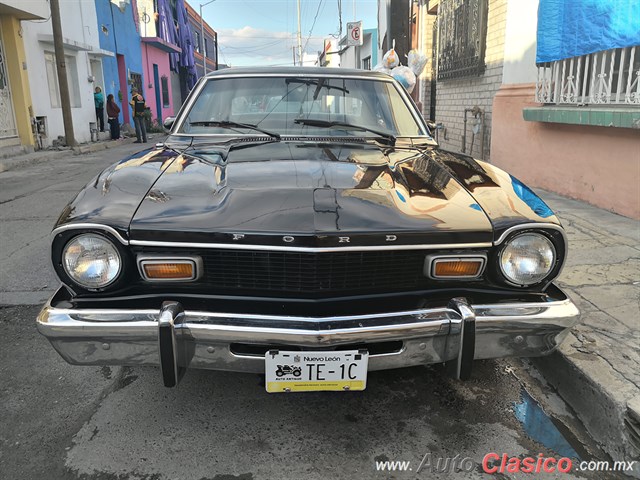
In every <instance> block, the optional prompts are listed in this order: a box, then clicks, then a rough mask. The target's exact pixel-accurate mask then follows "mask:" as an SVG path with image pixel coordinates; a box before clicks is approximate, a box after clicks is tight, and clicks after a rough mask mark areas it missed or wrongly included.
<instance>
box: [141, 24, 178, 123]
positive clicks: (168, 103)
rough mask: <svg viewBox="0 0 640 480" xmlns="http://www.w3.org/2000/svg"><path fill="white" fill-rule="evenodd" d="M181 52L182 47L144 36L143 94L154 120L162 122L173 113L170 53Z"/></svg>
mask: <svg viewBox="0 0 640 480" xmlns="http://www.w3.org/2000/svg"><path fill="white" fill-rule="evenodd" d="M179 52H180V48H178V47H177V46H175V45H173V44H170V43H168V42H166V41H165V40H162V39H161V38H158V37H142V68H143V71H144V78H145V80H146V83H145V85H143V88H142V89H143V92H142V95H143V96H144V98H145V100H146V102H147V106H148V107H149V108H150V109H151V119H152V121H154V122H155V121H157V122H158V123H160V124H162V120H164V119H165V118H166V117H168V116H171V115H173V98H172V94H171V69H170V66H169V54H171V53H179Z"/></svg>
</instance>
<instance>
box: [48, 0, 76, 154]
mask: <svg viewBox="0 0 640 480" xmlns="http://www.w3.org/2000/svg"><path fill="white" fill-rule="evenodd" d="M50 3H51V25H52V26H53V50H54V52H55V54H56V71H57V73H58V86H59V87H60V103H61V104H62V122H63V123H64V136H65V138H66V142H67V145H68V146H70V147H75V145H76V137H75V135H74V133H73V117H72V116H71V98H70V96H69V82H68V81H67V64H66V63H65V58H64V44H63V41H62V24H61V22H60V3H59V0H50Z"/></svg>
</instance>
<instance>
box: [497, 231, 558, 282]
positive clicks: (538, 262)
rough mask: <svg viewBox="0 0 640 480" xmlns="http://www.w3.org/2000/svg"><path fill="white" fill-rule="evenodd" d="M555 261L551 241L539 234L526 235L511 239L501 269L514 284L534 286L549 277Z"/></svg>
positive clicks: (554, 252) (505, 249) (501, 257)
mask: <svg viewBox="0 0 640 480" xmlns="http://www.w3.org/2000/svg"><path fill="white" fill-rule="evenodd" d="M555 259H556V250H555V248H554V247H553V243H551V240H549V239H548V238H547V237H545V236H544V235H540V234H537V233H524V234H522V235H518V236H517V237H514V238H513V239H511V240H510V241H509V243H508V244H507V245H506V246H505V248H504V249H503V250H502V253H501V254H500V269H501V270H502V273H503V275H504V276H505V277H506V278H507V280H509V281H510V282H512V283H515V284H518V285H533V284H535V283H539V282H541V281H542V280H544V278H545V277H546V276H547V275H549V272H551V270H552V269H553V266H554V264H555Z"/></svg>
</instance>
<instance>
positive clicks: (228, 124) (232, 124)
mask: <svg viewBox="0 0 640 480" xmlns="http://www.w3.org/2000/svg"><path fill="white" fill-rule="evenodd" d="M189 125H193V126H196V127H221V128H249V129H251V130H255V131H257V132H260V133H264V134H265V135H268V136H270V137H271V138H274V139H276V140H280V134H279V133H274V132H270V131H268V130H265V129H263V128H260V127H259V126H257V125H252V124H250V123H239V122H231V121H229V120H221V121H219V120H204V121H197V122H189Z"/></svg>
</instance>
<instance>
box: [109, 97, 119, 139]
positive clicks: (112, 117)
mask: <svg viewBox="0 0 640 480" xmlns="http://www.w3.org/2000/svg"><path fill="white" fill-rule="evenodd" d="M119 114H120V107H119V106H118V104H117V103H116V101H115V100H114V98H113V95H112V94H109V95H107V121H108V122H109V130H110V131H111V140H118V139H119V138H120V121H119V120H118V115H119Z"/></svg>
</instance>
